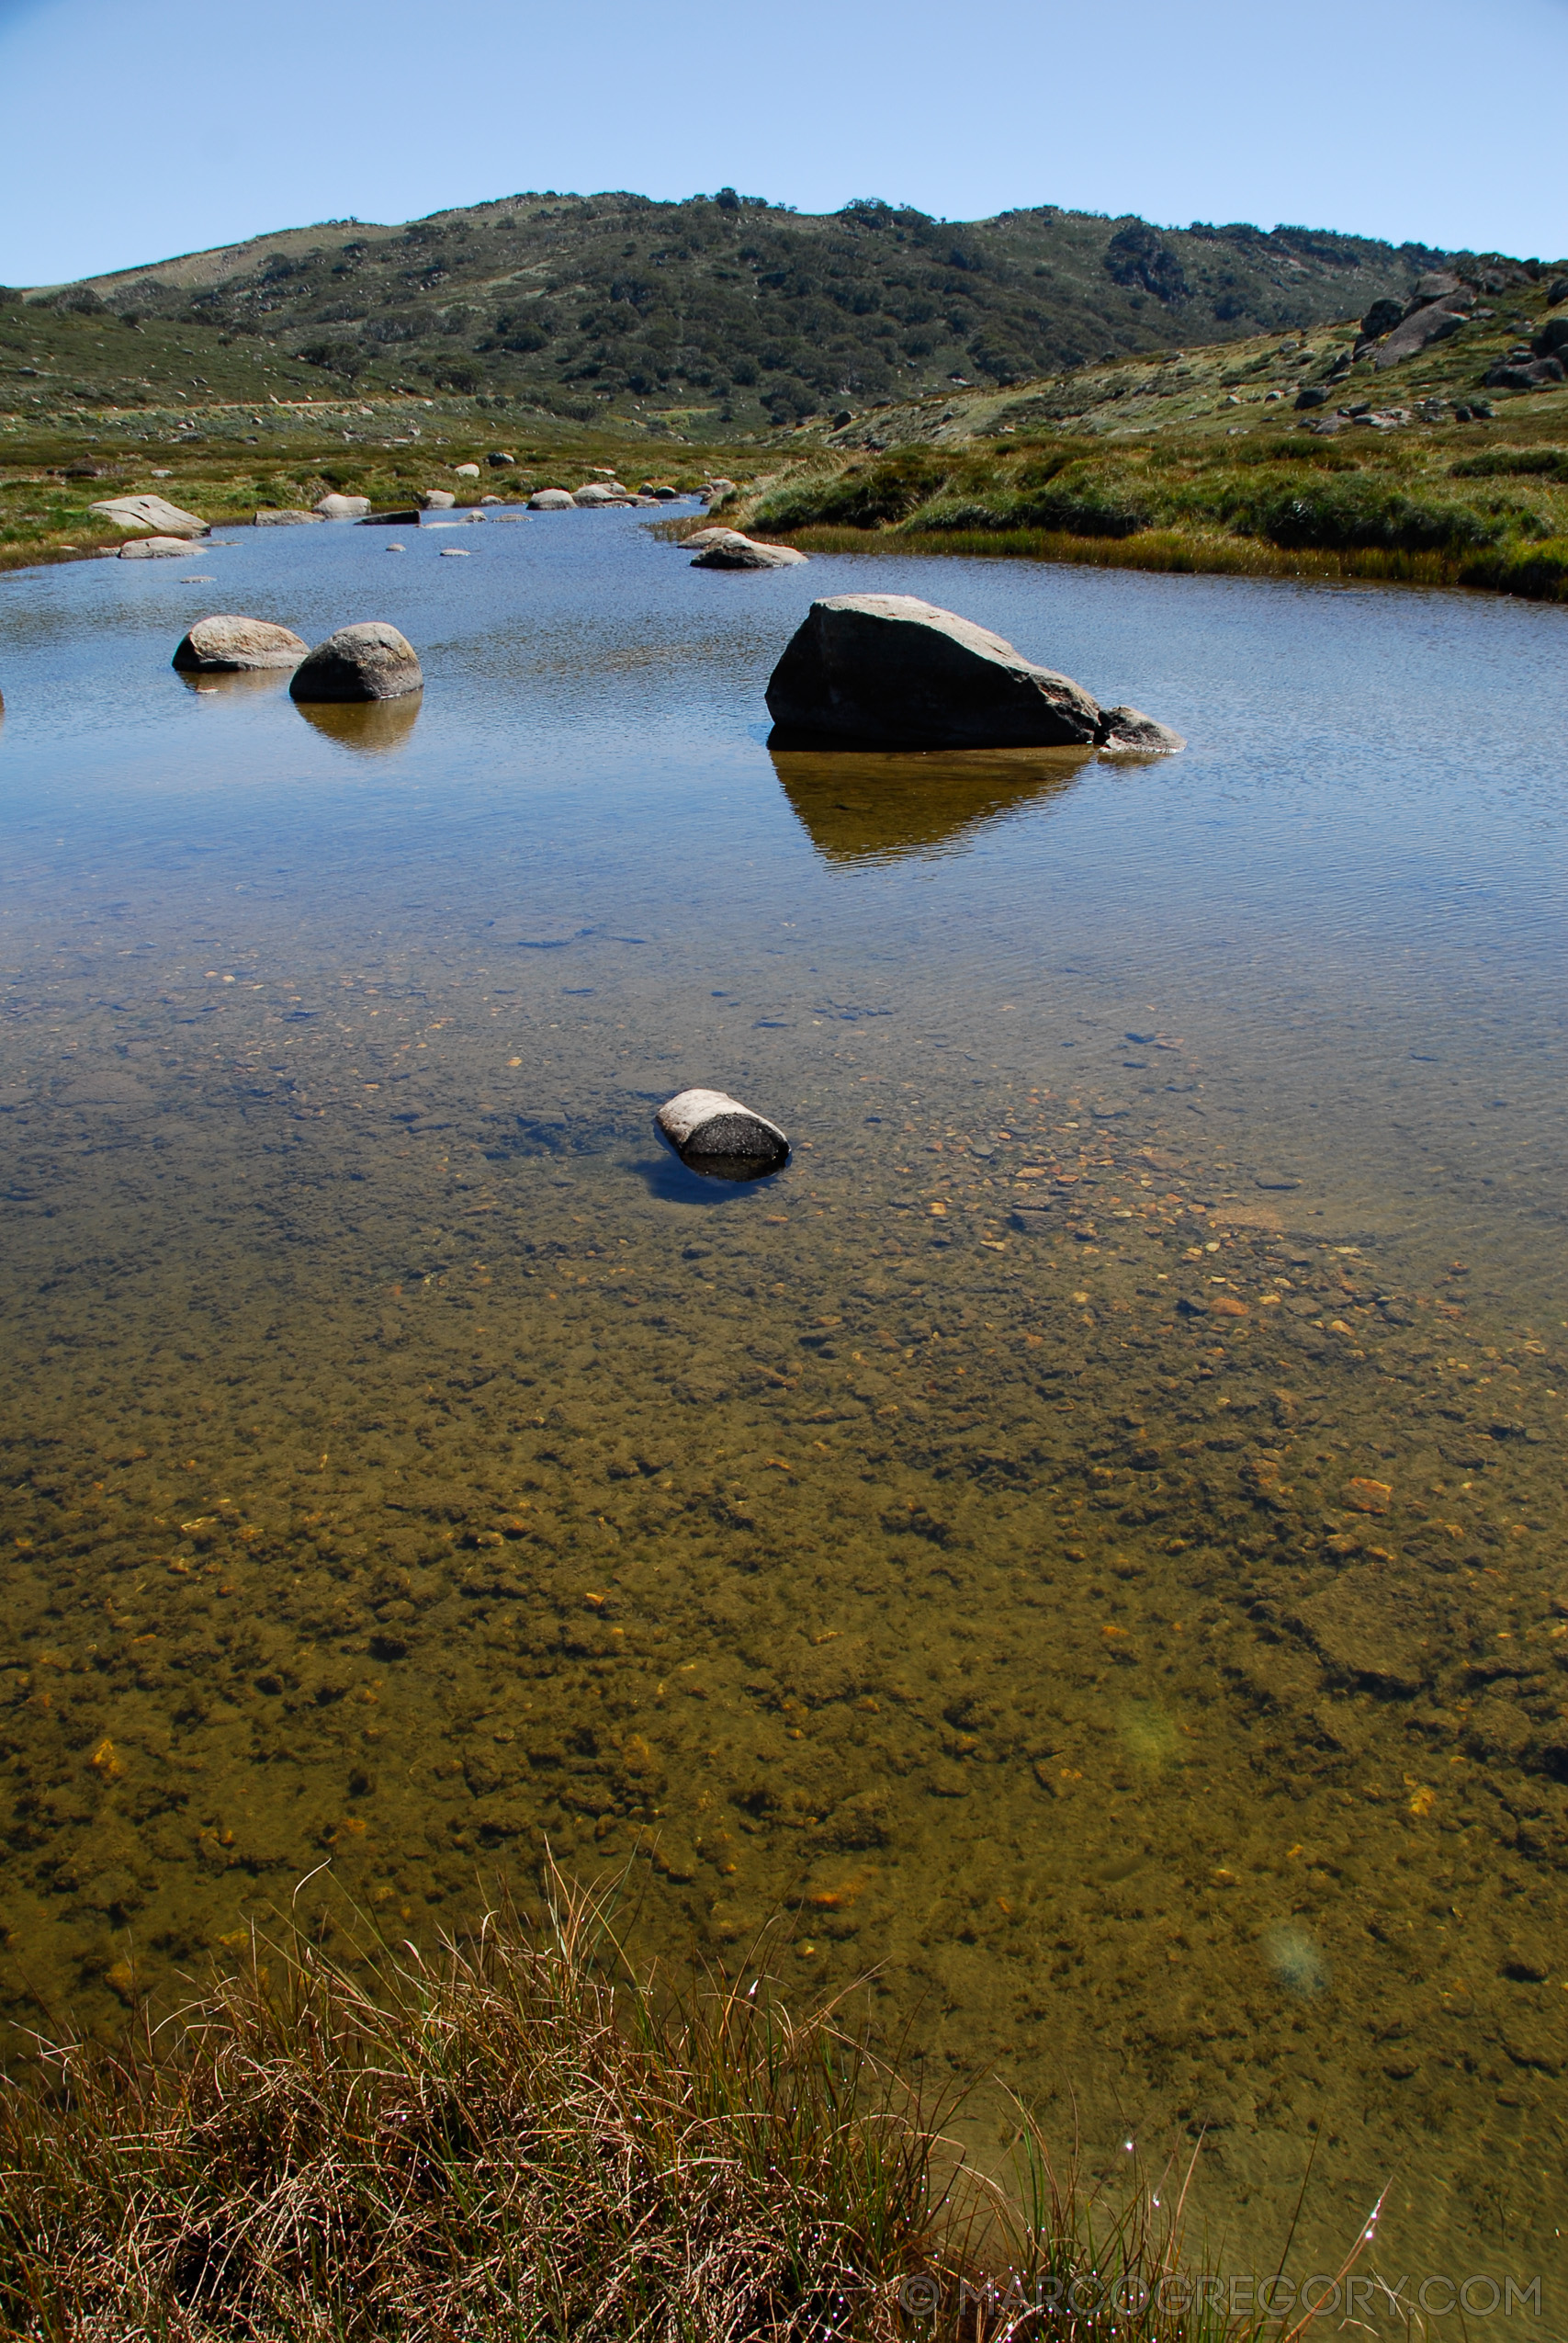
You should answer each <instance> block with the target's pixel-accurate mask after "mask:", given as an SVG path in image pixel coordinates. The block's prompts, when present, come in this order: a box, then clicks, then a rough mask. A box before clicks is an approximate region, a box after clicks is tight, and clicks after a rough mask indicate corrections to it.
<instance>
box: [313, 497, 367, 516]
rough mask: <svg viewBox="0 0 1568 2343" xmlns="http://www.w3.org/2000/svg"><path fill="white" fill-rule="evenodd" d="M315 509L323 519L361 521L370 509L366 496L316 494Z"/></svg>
mask: <svg viewBox="0 0 1568 2343" xmlns="http://www.w3.org/2000/svg"><path fill="white" fill-rule="evenodd" d="M315 510H316V511H317V512H318V513H320V515H321V518H322V520H323V521H362V520H363V519H364V518H365V515H366V514H367V512H368V511H369V510H370V499H369V498H368V496H336V495H333V496H318V497H317V499H316V504H315Z"/></svg>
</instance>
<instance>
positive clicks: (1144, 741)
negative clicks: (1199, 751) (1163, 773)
mask: <svg viewBox="0 0 1568 2343" xmlns="http://www.w3.org/2000/svg"><path fill="white" fill-rule="evenodd" d="M1098 744H1099V746H1100V749H1101V750H1109V751H1111V753H1116V752H1117V751H1122V753H1127V754H1134V755H1139V756H1169V755H1171V754H1172V753H1174V752H1175V751H1176V750H1177V749H1184V748H1185V747H1186V746H1187V743H1186V741H1184V740H1183V739H1182V737H1181V735H1180V733H1179V732H1173V731H1172V730H1171V729H1170V727H1169V725H1168V724H1156V722H1155V719H1154V718H1153V717H1152V716H1145V714H1144V712H1143V710H1142V708H1139V707H1107V708H1103V709H1101V711H1100V734H1099V743H1098Z"/></svg>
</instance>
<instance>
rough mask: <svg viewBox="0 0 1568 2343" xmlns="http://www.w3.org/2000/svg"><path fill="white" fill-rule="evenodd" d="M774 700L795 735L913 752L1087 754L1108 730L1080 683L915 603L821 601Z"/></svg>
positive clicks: (875, 598)
mask: <svg viewBox="0 0 1568 2343" xmlns="http://www.w3.org/2000/svg"><path fill="white" fill-rule="evenodd" d="M704 558H705V559H707V558H709V557H707V556H705V557H704ZM767 701H768V712H769V714H770V715H771V716H772V718H773V722H774V723H775V724H777V725H779V726H780V727H781V728H782V729H784V730H790V731H799V732H805V733H815V734H818V735H821V736H826V737H829V738H835V739H839V740H846V741H867V742H872V743H886V744H887V745H890V746H906V747H910V748H1077V747H1082V748H1088V747H1092V746H1093V745H1094V742H1095V741H1096V738H1097V736H1098V734H1099V730H1100V707H1099V703H1098V702H1097V701H1095V700H1094V699H1091V698H1090V696H1089V693H1088V692H1086V691H1085V690H1084V689H1083V688H1082V686H1081V685H1077V684H1075V683H1074V682H1073V681H1072V680H1071V678H1070V677H1068V676H1066V675H1058V674H1055V673H1053V671H1052V670H1051V669H1050V668H1047V667H1037V666H1035V665H1034V663H1033V662H1032V661H1031V660H1027V659H1025V658H1024V657H1023V656H1022V654H1021V652H1019V651H1015V650H1014V649H1013V647H1012V645H1011V643H1010V642H1007V641H1004V640H1003V639H1002V637H1001V636H1000V635H994V634H992V633H991V632H990V631H989V629H988V628H985V627H977V626H976V625H975V624H974V623H973V621H972V620H970V619H968V618H961V617H958V616H957V614H956V613H955V612H954V611H952V610H939V609H938V608H937V607H936V606H935V605H934V604H932V603H930V602H920V601H918V600H917V599H916V597H915V596H914V595H913V594H832V595H830V596H829V597H828V598H827V599H826V600H824V601H821V602H814V603H813V604H812V606H811V608H810V610H809V611H808V612H807V616H806V618H805V620H804V622H803V623H802V625H801V626H800V628H799V629H798V630H797V632H796V633H795V636H794V637H793V639H792V640H791V641H790V642H789V644H788V645H787V646H786V648H785V651H784V656H783V658H782V659H781V660H780V661H779V663H778V665H777V666H776V667H775V668H774V670H773V675H772V677H771V678H770V680H769V684H768V692H767Z"/></svg>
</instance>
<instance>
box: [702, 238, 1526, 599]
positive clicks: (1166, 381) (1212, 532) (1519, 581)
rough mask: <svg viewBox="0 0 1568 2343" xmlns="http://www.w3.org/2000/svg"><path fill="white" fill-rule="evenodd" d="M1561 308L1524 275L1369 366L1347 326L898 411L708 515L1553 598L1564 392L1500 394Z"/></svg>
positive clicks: (861, 540)
mask: <svg viewBox="0 0 1568 2343" xmlns="http://www.w3.org/2000/svg"><path fill="white" fill-rule="evenodd" d="M1564 316H1568V277H1553V278H1543V279H1542V280H1541V281H1539V282H1535V281H1531V280H1529V278H1527V277H1524V276H1523V275H1522V273H1521V274H1520V276H1519V277H1518V279H1517V281H1516V282H1514V283H1512V284H1511V285H1509V286H1508V287H1507V288H1506V290H1505V292H1504V294H1503V296H1502V297H1501V298H1500V299H1499V300H1497V305H1496V306H1495V308H1494V307H1492V306H1490V305H1489V304H1487V303H1483V304H1481V305H1480V306H1479V307H1477V308H1475V309H1474V310H1473V311H1472V314H1471V316H1470V318H1469V319H1468V321H1467V322H1466V323H1464V325H1463V326H1462V327H1461V328H1460V329H1459V330H1458V331H1456V332H1454V333H1452V334H1449V335H1448V336H1447V337H1446V338H1444V339H1442V340H1440V341H1438V342H1435V343H1433V344H1432V345H1429V346H1428V347H1427V349H1425V350H1423V351H1421V352H1419V353H1418V354H1417V355H1416V356H1415V357H1410V358H1407V359H1404V360H1402V361H1400V362H1398V363H1396V364H1394V365H1393V366H1391V367H1388V368H1379V366H1378V365H1377V350H1378V345H1376V344H1375V343H1372V342H1371V341H1370V339H1369V337H1367V336H1365V335H1363V334H1361V333H1360V331H1359V328H1358V327H1357V326H1356V325H1355V324H1354V323H1350V324H1345V325H1340V326H1336V327H1333V328H1331V329H1330V330H1329V331H1328V332H1327V333H1316V334H1292V335H1291V336H1289V337H1288V338H1287V339H1286V340H1284V341H1282V342H1281V341H1280V339H1279V338H1278V337H1275V336H1268V337H1256V336H1255V337H1253V338H1251V339H1250V340H1247V341H1244V342H1238V343H1233V344H1229V345H1225V346H1224V347H1223V348H1220V349H1213V350H1207V351H1195V352H1190V353H1185V354H1183V353H1176V354H1174V355H1173V356H1172V357H1169V358H1168V359H1167V360H1166V361H1165V362H1163V363H1161V364H1160V365H1158V366H1156V367H1150V366H1148V365H1147V364H1144V365H1140V366H1135V367H1134V366H1128V365H1124V364H1123V365H1118V366H1114V367H1100V368H1086V369H1083V370H1081V371H1080V372H1079V373H1077V374H1076V375H1073V376H1070V377H1064V378H1059V379H1057V380H1055V381H1054V382H1047V383H1041V384H1038V385H1033V386H1031V387H1030V388H1028V389H1027V390H1022V391H1021V392H1016V393H1012V394H1002V393H998V392H995V391H993V392H989V393H985V394H972V395H969V396H966V397H962V398H953V399H949V400H945V401H940V402H917V403H909V404H906V405H904V406H901V407H897V408H893V409H889V410H888V411H887V412H886V413H881V414H878V415H876V416H875V417H874V418H873V419H872V423H871V425H869V426H863V425H860V424H857V425H854V426H852V427H850V428H846V429H843V430H840V432H838V433H836V434H831V435H829V436H827V437H826V439H824V440H820V441H819V442H818V445H816V446H815V447H813V449H812V451H811V454H810V455H809V457H808V458H805V459H803V460H801V461H799V462H797V463H795V464H793V465H791V466H790V467H789V468H788V469H787V470H784V471H781V472H780V473H778V474H776V475H775V476H774V478H773V480H772V481H769V482H768V483H767V484H766V485H765V487H762V488H761V489H760V490H759V492H756V493H754V494H753V495H751V496H750V497H745V498H734V499H730V500H729V501H728V504H727V507H726V511H725V517H726V518H727V519H732V520H734V521H735V522H737V523H738V524H739V526H744V527H751V528H754V529H756V530H757V531H758V533H759V534H762V535H767V536H775V537H776V536H787V537H789V538H792V539H793V540H794V541H795V542H797V543H800V544H802V545H804V546H806V547H807V548H808V549H809V548H810V547H812V546H817V547H818V548H821V549H834V550H852V549H856V548H859V547H867V548H869V546H870V545H871V544H872V543H874V542H879V541H886V538H889V537H892V538H896V539H897V542H898V543H899V544H900V546H901V547H903V548H904V549H909V550H914V549H925V550H931V551H937V550H941V551H963V552H984V551H996V552H1007V553H1033V554H1036V555H1043V556H1048V557H1051V558H1055V559H1059V560H1089V561H1096V562H1100V563H1108V564H1117V565H1124V566H1127V567H1132V568H1138V569H1180V570H1220V571H1226V570H1228V571H1238V572H1258V573H1262V574H1286V575H1292V574H1293V575H1308V576H1360V577H1384V578H1400V579H1406V580H1411V581H1416V582H1420V583H1431V584H1467V585H1477V586H1486V587H1492V588H1496V589H1501V590H1503V591H1505V592H1510V593H1517V594H1531V595H1535V596H1538V597H1541V598H1545V599H1558V598H1568V383H1565V382H1563V381H1562V380H1558V381H1556V382H1555V383H1552V382H1548V383H1547V384H1545V385H1544V386H1542V387H1540V388H1531V389H1526V390H1511V389H1506V388H1500V387H1498V386H1497V383H1496V380H1495V378H1496V377H1497V375H1498V374H1499V372H1500V371H1505V370H1506V369H1507V367H1508V361H1509V358H1510V357H1511V356H1512V354H1513V352H1514V351H1515V350H1516V349H1521V350H1522V349H1523V347H1524V345H1525V344H1526V343H1527V342H1531V343H1534V344H1539V343H1540V342H1541V341H1542V340H1543V338H1545V337H1546V336H1547V335H1548V334H1551V333H1555V332H1558V331H1561V328H1560V327H1558V326H1557V325H1556V324H1555V323H1553V321H1555V320H1557V319H1561V318H1562V317H1564ZM1358 349H1360V350H1362V351H1363V352H1364V355H1362V356H1360V357H1357V355H1356V353H1357V351H1358ZM1298 402H1305V403H1298Z"/></svg>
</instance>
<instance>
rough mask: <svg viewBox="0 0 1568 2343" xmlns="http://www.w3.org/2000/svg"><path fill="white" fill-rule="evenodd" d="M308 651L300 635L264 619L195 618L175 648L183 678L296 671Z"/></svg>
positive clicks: (308, 648) (177, 664)
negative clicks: (269, 670)
mask: <svg viewBox="0 0 1568 2343" xmlns="http://www.w3.org/2000/svg"><path fill="white" fill-rule="evenodd" d="M309 650H310V645H309V643H307V642H306V641H305V640H304V638H303V636H301V635H297V634H295V633H294V632H293V631H292V630H291V629H290V628H288V627H275V626H273V625H272V624H271V623H270V621H269V620H267V619H265V618H242V617H213V618H198V619H197V622H196V625H195V626H194V627H193V628H191V630H190V632H189V634H188V635H186V636H183V637H182V638H181V640H180V642H179V644H178V645H177V647H176V649H175V656H174V662H173V664H174V665H175V666H176V667H177V668H179V670H180V671H181V673H183V674H195V675H234V674H242V673H249V672H251V671H252V670H253V669H256V668H264V667H298V666H299V662H300V661H301V660H302V659H303V658H304V656H305V654H306V652H307V651H309Z"/></svg>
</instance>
